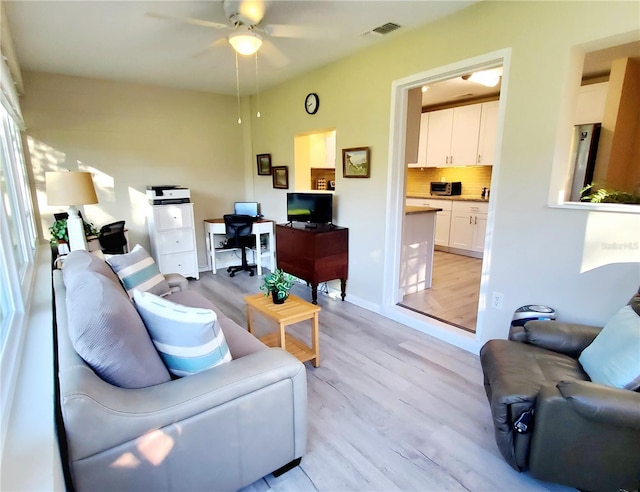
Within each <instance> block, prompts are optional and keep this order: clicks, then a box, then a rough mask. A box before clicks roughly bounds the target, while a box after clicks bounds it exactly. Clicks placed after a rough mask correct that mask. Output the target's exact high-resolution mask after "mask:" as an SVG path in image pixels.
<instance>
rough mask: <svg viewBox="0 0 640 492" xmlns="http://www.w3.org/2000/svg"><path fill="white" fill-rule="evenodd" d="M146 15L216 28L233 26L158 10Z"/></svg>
mask: <svg viewBox="0 0 640 492" xmlns="http://www.w3.org/2000/svg"><path fill="white" fill-rule="evenodd" d="M146 15H147V17H153V18H154V19H164V20H172V21H178V22H184V23H186V24H192V25H194V26H201V27H213V28H214V29H228V28H231V26H230V25H229V24H222V23H220V22H214V21H208V20H203V19H194V18H192V17H176V16H173V15H166V14H160V13H158V12H147V13H146Z"/></svg>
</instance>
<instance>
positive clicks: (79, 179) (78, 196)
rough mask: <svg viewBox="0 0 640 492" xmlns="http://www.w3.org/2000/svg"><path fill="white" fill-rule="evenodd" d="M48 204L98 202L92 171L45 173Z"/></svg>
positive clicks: (87, 203)
mask: <svg viewBox="0 0 640 492" xmlns="http://www.w3.org/2000/svg"><path fill="white" fill-rule="evenodd" d="M45 179H46V186H47V204H48V205H90V204H93V203H98V197H97V196H96V189H95V188H94V186H93V179H91V173H87V172H80V171H70V172H57V171H56V172H48V173H46V175H45Z"/></svg>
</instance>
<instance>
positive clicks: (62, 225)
mask: <svg viewBox="0 0 640 492" xmlns="http://www.w3.org/2000/svg"><path fill="white" fill-rule="evenodd" d="M49 232H50V233H51V240H50V242H51V244H52V245H54V246H55V245H58V244H64V243H68V242H69V233H68V232H67V219H58V220H56V221H55V222H54V223H53V225H52V226H51V227H49Z"/></svg>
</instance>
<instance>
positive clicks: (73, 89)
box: [21, 72, 245, 268]
mask: <svg viewBox="0 0 640 492" xmlns="http://www.w3.org/2000/svg"><path fill="white" fill-rule="evenodd" d="M24 83H25V97H24V98H23V99H22V100H21V106H22V112H23V114H24V120H25V122H26V126H27V132H26V133H27V136H28V137H29V139H30V141H31V146H35V147H34V148H33V150H32V152H31V164H32V167H33V169H34V179H35V181H36V183H35V184H36V189H37V194H38V202H39V203H38V206H39V209H40V212H41V214H42V222H43V229H44V231H45V236H46V237H48V235H47V234H48V231H47V227H48V226H49V225H50V224H51V223H52V221H53V220H52V216H51V213H52V212H53V211H54V210H51V209H49V208H47V206H46V198H45V187H44V173H45V172H46V171H51V170H57V169H64V168H68V169H71V170H76V169H78V168H81V169H83V170H84V169H88V170H90V171H91V172H93V173H94V183H95V185H96V189H97V193H98V200H99V203H98V204H97V205H87V206H85V207H84V216H85V217H88V218H89V219H90V220H91V221H93V222H94V224H95V225H96V226H98V227H99V226H101V225H103V224H106V223H109V222H112V221H115V220H122V219H124V220H126V226H127V228H128V229H129V242H130V243H131V244H130V245H131V246H133V245H134V244H136V243H140V244H141V245H143V246H144V247H146V248H149V236H148V233H147V225H146V211H147V200H146V197H145V196H144V193H145V187H146V186H147V185H171V184H178V185H181V186H184V187H188V188H190V189H191V201H192V202H194V214H195V221H196V241H197V244H198V263H199V265H200V266H201V267H203V268H204V267H206V265H207V257H206V255H205V243H204V228H203V227H202V225H201V224H202V221H203V220H204V219H207V218H213V217H221V216H222V214H223V213H226V212H228V211H229V210H232V207H233V202H234V201H235V200H238V199H239V198H243V197H244V194H245V188H244V185H245V176H244V166H243V135H242V131H243V128H242V127H241V126H240V125H238V124H236V121H235V120H236V118H237V116H234V115H236V114H237V106H236V99H235V98H234V97H231V96H221V95H215V94H209V93H204V92H194V91H185V90H174V89H166V88H160V87H154V86H146V85H137V84H124V83H117V82H111V81H105V80H97V79H87V78H81V77H68V76H61V75H52V74H46V73H39V72H25V73H24ZM56 211H57V210H56Z"/></svg>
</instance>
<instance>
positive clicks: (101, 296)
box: [66, 271, 171, 388]
mask: <svg viewBox="0 0 640 492" xmlns="http://www.w3.org/2000/svg"><path fill="white" fill-rule="evenodd" d="M66 304H67V313H68V314H67V317H68V322H69V337H70V338H71V343H72V344H73V347H74V349H75V350H76V352H77V353H78V355H79V356H80V357H82V358H83V359H84V360H85V362H86V363H87V364H88V365H89V366H90V367H91V368H92V369H93V370H94V371H95V373H96V374H97V375H98V376H100V377H101V378H102V379H104V380H105V381H107V382H108V383H111V384H113V385H115V386H119V387H121V388H144V387H147V386H153V385H156V384H160V383H164V382H166V381H170V380H171V376H170V375H169V373H168V372H167V369H166V367H165V366H164V364H163V363H162V360H161V359H160V357H159V355H158V352H157V351H156V349H155V348H154V346H153V343H152V342H151V339H150V338H149V334H148V333H147V330H146V329H145V326H144V324H143V323H142V320H141V319H140V316H138V313H137V312H136V309H135V308H134V307H133V304H132V303H131V301H130V300H129V298H128V297H127V295H126V294H125V292H124V291H123V290H122V287H121V286H120V285H117V284H115V283H114V282H112V281H111V280H109V279H107V278H106V277H105V276H103V275H101V274H99V273H96V272H89V271H84V272H78V274H77V275H76V278H75V279H74V281H73V282H72V283H71V285H69V286H67V296H66Z"/></svg>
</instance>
